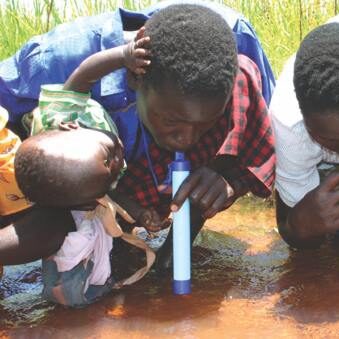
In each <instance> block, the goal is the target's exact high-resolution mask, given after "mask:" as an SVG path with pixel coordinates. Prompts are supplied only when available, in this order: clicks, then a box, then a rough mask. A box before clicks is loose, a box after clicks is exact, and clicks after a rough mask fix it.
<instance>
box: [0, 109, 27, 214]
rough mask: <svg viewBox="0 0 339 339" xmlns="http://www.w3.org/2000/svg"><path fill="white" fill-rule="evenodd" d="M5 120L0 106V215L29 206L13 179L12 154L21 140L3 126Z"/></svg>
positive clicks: (5, 113)
mask: <svg viewBox="0 0 339 339" xmlns="http://www.w3.org/2000/svg"><path fill="white" fill-rule="evenodd" d="M7 121H8V113H7V111H6V110H5V109H4V108H2V107H1V106H0V215H8V214H13V213H16V212H19V211H22V210H24V209H26V208H28V207H29V206H31V203H29V202H28V201H27V200H26V199H25V197H24V195H23V194H22V192H21V191H20V189H19V187H18V185H17V183H16V180H15V175H14V156H15V153H16V151H17V149H18V147H19V146H20V144H21V141H20V139H19V137H18V136H17V135H15V134H14V133H13V132H12V131H10V130H9V129H7V128H5V126H6V123H7Z"/></svg>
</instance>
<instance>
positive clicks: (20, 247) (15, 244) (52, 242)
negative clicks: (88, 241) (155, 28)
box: [0, 207, 75, 265]
mask: <svg viewBox="0 0 339 339" xmlns="http://www.w3.org/2000/svg"><path fill="white" fill-rule="evenodd" d="M5 222H7V223H6V224H5V227H4V228H2V229H0V265H18V264H23V263H26V262H30V261H34V260H37V259H40V258H42V257H47V256H50V255H52V254H53V253H55V252H56V251H57V250H58V249H59V248H60V246H61V245H62V243H63V241H64V238H65V236H66V235H67V233H68V232H70V231H72V230H73V229H74V227H75V225H74V221H73V218H72V215H71V213H70V211H69V210H64V209H57V208H45V207H44V208H43V207H32V208H30V209H28V210H26V211H24V212H21V213H18V214H16V215H14V216H11V217H0V223H1V224H2V226H4V223H5ZM0 226H1V225H0Z"/></svg>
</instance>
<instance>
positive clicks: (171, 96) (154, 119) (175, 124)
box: [0, 28, 248, 263]
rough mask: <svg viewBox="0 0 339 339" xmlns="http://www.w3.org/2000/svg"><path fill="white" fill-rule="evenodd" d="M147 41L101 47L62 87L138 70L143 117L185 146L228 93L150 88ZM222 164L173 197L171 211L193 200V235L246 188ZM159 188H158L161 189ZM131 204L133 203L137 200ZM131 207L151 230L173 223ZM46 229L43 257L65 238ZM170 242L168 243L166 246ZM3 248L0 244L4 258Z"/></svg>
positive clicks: (172, 143) (167, 142) (160, 139)
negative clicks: (48, 248) (47, 245)
mask: <svg viewBox="0 0 339 339" xmlns="http://www.w3.org/2000/svg"><path fill="white" fill-rule="evenodd" d="M148 42H149V38H148V37H144V29H143V28H142V29H141V30H140V31H139V32H138V34H137V37H136V39H135V40H134V41H132V42H131V43H129V44H127V45H124V46H120V47H118V48H114V49H111V50H107V51H102V52H99V53H97V54H95V55H93V56H91V57H89V58H88V59H86V60H85V61H84V62H83V63H82V64H81V65H80V66H79V67H78V68H77V69H76V70H75V71H74V73H73V74H72V75H71V76H70V78H69V79H68V81H67V82H66V83H65V86H64V88H65V89H69V90H74V91H79V92H88V91H89V90H90V88H91V86H92V84H93V83H94V82H95V81H97V80H98V79H100V78H101V77H103V76H104V75H106V74H108V73H110V72H111V71H113V70H115V69H118V68H121V67H127V68H128V70H129V71H131V72H132V73H133V74H134V75H135V74H137V75H138V77H137V78H136V77H135V76H132V77H130V78H129V79H130V81H131V82H130V86H131V87H132V88H134V89H135V90H136V91H137V94H138V103H137V105H138V110H139V113H140V116H141V119H142V121H143V123H144V124H145V126H146V128H147V129H148V130H149V131H150V133H151V134H152V136H153V137H154V139H155V141H156V142H157V143H158V144H159V145H160V146H161V147H163V148H164V149H167V150H171V151H187V150H189V149H190V148H191V147H192V146H193V145H195V144H196V142H197V141H198V140H199V139H200V137H201V136H202V135H203V134H204V133H206V132H207V131H208V130H209V129H210V128H212V127H213V125H214V124H215V123H216V121H217V120H218V118H219V117H220V116H221V115H222V114H223V112H224V109H225V107H226V104H227V102H228V100H229V98H230V93H227V94H225V95H222V96H219V97H213V98H208V97H205V98H202V97H201V96H200V95H197V96H183V95H180V93H179V92H178V90H177V88H176V87H175V86H174V84H171V83H166V84H162V86H161V90H158V89H152V88H147V87H146V86H145V84H144V83H143V81H142V74H144V73H145V72H147V66H148V65H149V64H150V61H149V60H147V57H148V56H149V55H150V54H149V51H148V50H147V44H148ZM132 81H133V83H132ZM232 161H233V160H232ZM223 167H227V166H224V165H223V166H220V164H219V165H218V164H217V163H216V162H215V161H214V160H212V161H211V163H210V164H209V165H208V166H205V167H201V168H198V169H196V170H195V171H193V172H192V173H191V174H190V176H189V177H188V178H187V179H186V180H185V182H184V183H183V184H182V186H181V187H180V189H179V190H178V192H177V193H176V195H175V197H174V198H173V201H172V204H171V210H172V211H176V210H178V209H179V208H180V207H181V205H182V204H183V202H184V201H185V200H186V199H187V198H189V199H190V200H191V201H192V206H193V207H192V213H193V214H194V215H193V216H192V228H193V234H194V235H195V234H197V233H198V232H199V230H200V228H201V227H202V225H203V223H204V220H205V219H206V218H210V217H212V216H214V215H215V214H216V213H218V212H219V211H222V210H224V209H226V208H228V207H229V206H231V205H232V204H233V202H234V201H235V200H236V199H237V198H238V197H239V196H241V195H243V194H245V193H246V192H247V191H248V188H247V187H244V185H243V184H242V183H241V182H237V181H236V180H233V182H232V186H231V185H230V184H229V182H228V181H227V179H228V173H227V170H226V169H225V168H223ZM161 189H162V188H161V187H159V190H161ZM117 199H119V197H118V198H117ZM120 200H123V201H119V203H120V204H121V205H122V206H123V207H124V205H123V204H124V203H126V202H127V200H126V199H121V197H120ZM128 203H130V204H132V205H133V204H134V202H133V201H131V202H128ZM125 206H127V205H125ZM133 206H134V207H135V210H136V212H135V214H134V215H133V213H131V214H132V216H133V217H134V218H135V219H137V221H138V222H139V223H140V224H141V225H143V224H144V226H145V227H146V228H148V229H149V230H151V231H156V230H159V229H161V228H164V227H168V226H169V224H170V222H169V220H168V219H164V220H161V219H160V218H159V216H158V214H157V213H156V212H155V210H152V209H150V210H142V209H141V211H142V212H140V207H139V212H138V211H137V210H138V208H137V207H138V206H136V205H133ZM126 209H128V208H126ZM146 212H147V213H146ZM145 213H146V214H145ZM73 226H74V225H73V222H72V224H69V225H68V226H67V227H66V228H67V229H68V230H71V229H72V227H73ZM9 227H11V226H9ZM29 232H32V234H34V233H36V232H45V233H47V231H46V230H45V229H44V230H42V229H41V228H39V227H36V226H35V225H30V227H29ZM48 233H49V236H50V241H49V242H50V243H52V242H54V246H51V249H52V248H53V251H41V252H40V257H43V256H46V255H50V254H52V253H53V252H55V249H56V248H58V247H60V245H61V244H62V241H56V239H59V238H62V236H60V235H61V233H62V232H61V231H60V230H59V229H57V228H51V227H49V228H48ZM66 233H67V232H66ZM62 234H64V233H62ZM1 237H2V236H1V234H0V239H1ZM31 245H33V246H36V243H35V242H34V243H33V244H31ZM25 246H27V247H30V244H25ZM166 246H167V245H166ZM166 246H164V248H165V249H166ZM1 251H2V249H1V246H0V263H1ZM21 260H22V262H25V261H27V260H26V258H22V259H21ZM18 261H20V259H18ZM3 263H6V262H3Z"/></svg>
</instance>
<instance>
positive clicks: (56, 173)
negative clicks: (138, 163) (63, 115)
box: [21, 128, 124, 210]
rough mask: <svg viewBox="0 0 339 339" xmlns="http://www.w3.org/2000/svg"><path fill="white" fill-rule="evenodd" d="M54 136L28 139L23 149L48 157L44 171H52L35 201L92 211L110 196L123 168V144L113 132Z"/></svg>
mask: <svg viewBox="0 0 339 339" xmlns="http://www.w3.org/2000/svg"><path fill="white" fill-rule="evenodd" d="M47 133H48V132H47ZM51 133H53V134H51V136H50V137H44V136H43V135H41V136H39V135H37V136H33V137H31V138H28V139H27V140H26V141H25V142H24V143H23V144H22V146H21V148H22V149H24V148H25V147H33V148H38V149H39V150H40V151H41V152H43V154H45V159H46V163H48V164H45V165H44V166H45V168H51V170H50V171H49V172H48V173H50V174H49V178H48V179H47V180H48V183H47V184H39V186H40V187H39V191H40V192H41V194H40V195H39V196H40V198H38V199H39V201H38V200H37V199H35V200H34V199H33V201H34V202H38V203H40V204H43V205H47V206H60V207H67V208H71V209H82V210H87V209H93V208H94V207H95V206H96V199H98V198H101V197H103V196H104V195H105V194H106V193H107V192H108V190H109V189H110V187H111V186H112V184H113V183H114V182H115V181H116V180H117V178H118V175H119V173H120V171H121V169H122V167H123V164H124V159H123V147H122V144H121V142H120V140H119V139H118V138H117V137H116V136H115V135H114V134H112V133H110V132H106V131H99V130H91V129H83V128H78V129H71V130H69V131H52V132H51ZM39 138H40V139H39ZM46 166H48V167H46ZM52 173H53V174H52ZM51 175H53V176H51ZM28 198H31V197H30V196H28Z"/></svg>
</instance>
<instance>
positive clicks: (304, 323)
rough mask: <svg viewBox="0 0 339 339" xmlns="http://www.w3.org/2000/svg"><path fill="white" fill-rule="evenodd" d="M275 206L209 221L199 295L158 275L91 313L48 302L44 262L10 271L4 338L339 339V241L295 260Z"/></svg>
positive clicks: (259, 205)
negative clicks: (177, 290)
mask: <svg viewBox="0 0 339 339" xmlns="http://www.w3.org/2000/svg"><path fill="white" fill-rule="evenodd" d="M273 215H274V212H273V208H272V206H270V205H269V204H268V203H264V202H258V201H253V200H251V199H244V200H243V201H242V202H241V203H238V204H237V205H235V206H234V207H232V208H231V209H230V210H229V211H227V212H225V213H222V214H219V215H218V216H217V217H215V218H213V219H211V220H210V221H208V223H207V225H206V227H205V229H204V231H203V232H201V234H200V236H199V238H198V239H197V241H196V243H195V247H194V249H193V274H192V280H193V286H192V288H193V293H192V295H190V296H186V297H178V296H173V295H172V293H171V285H170V277H171V276H170V274H169V275H167V276H163V277H159V276H157V275H156V274H155V272H152V273H151V274H149V275H148V276H147V277H146V278H145V279H143V280H142V281H141V282H139V283H137V284H136V285H134V286H132V287H129V288H126V289H123V290H120V291H119V292H118V293H115V294H112V295H110V296H108V297H106V298H105V299H104V300H102V301H101V302H99V303H97V304H95V305H91V306H89V307H87V308H85V309H76V310H74V309H65V308H63V307H60V306H53V305H51V304H48V303H46V302H44V301H42V300H41V298H40V296H39V293H40V290H41V282H40V279H41V277H40V270H39V263H38V262H37V263H33V264H30V265H25V266H17V267H7V268H6V271H5V276H4V279H3V281H2V285H1V286H0V329H1V330H0V338H2V337H4V338H6V337H11V338H209V339H212V338H213V339H214V338H255V337H258V338H303V337H305V338H306V337H307V338H336V337H338V338H339V279H338V278H339V259H338V258H339V242H338V243H335V241H329V243H328V244H326V245H325V246H323V248H321V249H320V250H317V251H310V252H304V253H300V252H295V251H291V250H289V249H288V248H287V246H286V245H285V244H284V243H283V242H282V241H281V240H280V238H279V236H278V234H277V232H276V230H275V229H274V226H275V223H274V216H273Z"/></svg>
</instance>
